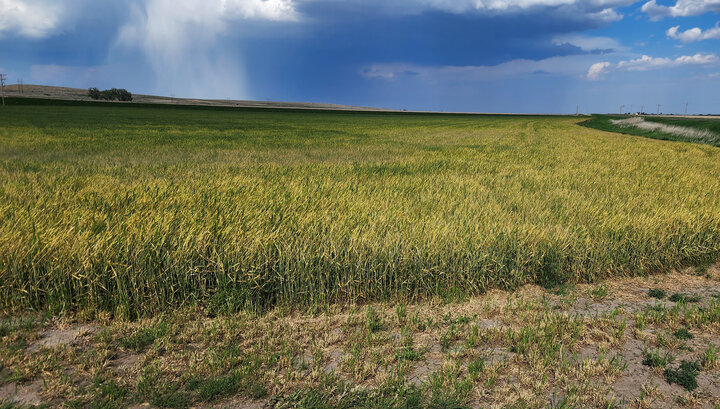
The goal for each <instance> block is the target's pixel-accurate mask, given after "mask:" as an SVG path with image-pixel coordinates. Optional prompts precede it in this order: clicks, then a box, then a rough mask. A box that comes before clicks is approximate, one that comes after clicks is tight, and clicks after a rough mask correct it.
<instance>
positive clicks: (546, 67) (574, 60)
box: [361, 55, 596, 82]
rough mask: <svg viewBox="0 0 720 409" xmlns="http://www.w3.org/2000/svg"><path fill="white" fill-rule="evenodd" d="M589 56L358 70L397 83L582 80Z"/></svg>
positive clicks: (411, 65)
mask: <svg viewBox="0 0 720 409" xmlns="http://www.w3.org/2000/svg"><path fill="white" fill-rule="evenodd" d="M593 58H596V57H595V56H593V55H572V56H563V57H551V58H546V59H542V60H525V59H518V60H511V61H508V62H504V63H502V64H498V65H471V66H441V67H431V66H420V65H414V64H404V63H394V64H373V65H371V66H369V67H367V68H365V69H364V70H362V71H361V75H362V76H364V77H366V78H371V79H379V80H385V81H397V80H401V79H407V78H419V79H422V80H424V81H425V82H443V81H449V82H464V81H470V82H493V81H499V80H504V79H518V78H532V77H533V76H535V75H559V76H570V77H577V78H582V77H584V76H585V70H586V67H587V66H588V64H590V62H591V61H592V59H593Z"/></svg>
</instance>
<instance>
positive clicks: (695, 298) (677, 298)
mask: <svg viewBox="0 0 720 409" xmlns="http://www.w3.org/2000/svg"><path fill="white" fill-rule="evenodd" d="M668 299H669V300H670V301H672V302H680V303H696V302H700V296H699V295H686V294H681V293H675V294H673V295H671V296H670V298H668Z"/></svg>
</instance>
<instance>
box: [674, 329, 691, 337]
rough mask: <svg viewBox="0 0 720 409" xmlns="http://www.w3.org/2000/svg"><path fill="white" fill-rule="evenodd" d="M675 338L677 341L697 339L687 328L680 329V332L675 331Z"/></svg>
mask: <svg viewBox="0 0 720 409" xmlns="http://www.w3.org/2000/svg"><path fill="white" fill-rule="evenodd" d="M673 335H674V336H675V338H677V339H693V338H695V337H694V336H693V334H691V333H690V331H688V330H687V328H680V329H679V330H677V331H675V332H674V333H673Z"/></svg>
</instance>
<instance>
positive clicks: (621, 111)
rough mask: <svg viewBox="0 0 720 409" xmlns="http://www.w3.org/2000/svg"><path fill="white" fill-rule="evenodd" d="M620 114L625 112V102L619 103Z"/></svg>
mask: <svg viewBox="0 0 720 409" xmlns="http://www.w3.org/2000/svg"><path fill="white" fill-rule="evenodd" d="M620 114H621V115H622V114H625V104H622V105H620Z"/></svg>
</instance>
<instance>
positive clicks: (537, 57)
mask: <svg viewBox="0 0 720 409" xmlns="http://www.w3.org/2000/svg"><path fill="white" fill-rule="evenodd" d="M0 72H2V73H5V74H7V76H8V83H11V84H12V83H15V82H17V81H18V80H20V79H22V80H23V82H24V83H26V84H45V85H58V86H70V87H78V88H88V87H98V88H101V89H104V88H112V87H117V88H126V89H128V90H129V91H131V92H133V93H140V94H155V95H167V96H171V95H174V96H177V97H198V98H232V99H253V100H272V101H299V102H325V103H336V104H348V105H358V106H374V107H383V108H393V109H408V110H434V111H463V112H517V113H575V112H576V110H579V111H580V112H581V113H594V112H599V113H604V112H619V111H620V109H621V106H623V105H624V106H625V108H624V110H625V111H629V110H630V109H632V110H633V111H639V110H640V109H641V108H644V110H645V111H646V112H656V111H657V109H658V108H657V105H658V104H661V107H660V111H662V112H664V113H682V112H684V110H685V103H686V102H687V103H688V112H689V113H720V0H651V1H647V0H643V1H634V0H585V1H581V0H0Z"/></svg>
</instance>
